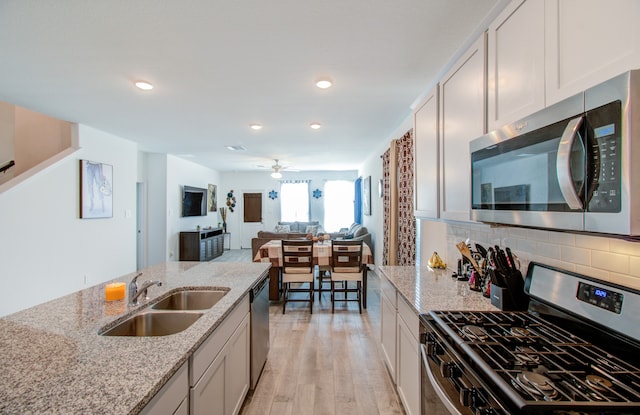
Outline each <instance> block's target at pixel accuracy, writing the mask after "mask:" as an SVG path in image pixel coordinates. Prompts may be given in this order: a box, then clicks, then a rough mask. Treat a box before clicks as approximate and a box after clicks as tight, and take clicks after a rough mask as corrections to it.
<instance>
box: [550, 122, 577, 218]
mask: <svg viewBox="0 0 640 415" xmlns="http://www.w3.org/2000/svg"><path fill="white" fill-rule="evenodd" d="M581 125H582V117H578V118H574V119H573V120H571V121H569V124H567V127H566V128H565V129H564V132H563V133H562V138H561V139H560V144H558V155H557V158H556V168H557V172H556V174H557V176H558V184H560V191H561V192H562V196H563V197H564V200H565V201H566V202H567V205H569V208H571V209H582V208H583V204H582V200H580V196H579V195H578V192H577V191H576V188H575V186H574V185H573V180H571V148H572V147H573V142H574V141H575V140H576V137H577V136H578V130H579V128H580V126H581Z"/></svg>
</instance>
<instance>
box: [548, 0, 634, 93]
mask: <svg viewBox="0 0 640 415" xmlns="http://www.w3.org/2000/svg"><path fill="white" fill-rule="evenodd" d="M545 14H546V18H545V31H546V34H545V42H546V47H545V49H546V58H545V66H546V77H547V89H546V94H547V105H551V104H554V103H556V102H558V101H560V100H562V99H564V98H567V97H569V96H571V95H574V94H576V93H578V92H580V91H582V90H584V89H586V88H589V87H591V86H593V85H596V84H598V83H600V82H602V81H606V80H607V79H609V78H612V77H614V76H616V75H618V74H620V73H622V72H625V71H627V70H629V69H633V68H637V67H640V26H639V25H638V20H640V2H638V1H637V0H616V1H602V0H562V1H561V0H546V1H545Z"/></svg>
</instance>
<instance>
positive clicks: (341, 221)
mask: <svg viewBox="0 0 640 415" xmlns="http://www.w3.org/2000/svg"><path fill="white" fill-rule="evenodd" d="M354 197H355V192H354V186H353V182H352V181H347V180H330V181H328V182H326V183H325V185H324V229H325V230H326V231H327V232H337V231H339V230H340V228H346V227H349V226H350V225H351V224H352V223H353V222H354V219H353V218H354V213H353V212H354V209H353V203H354Z"/></svg>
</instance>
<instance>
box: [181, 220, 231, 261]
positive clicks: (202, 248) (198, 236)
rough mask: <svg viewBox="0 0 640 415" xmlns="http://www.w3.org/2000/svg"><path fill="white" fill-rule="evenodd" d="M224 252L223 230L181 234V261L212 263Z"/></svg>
mask: <svg viewBox="0 0 640 415" xmlns="http://www.w3.org/2000/svg"><path fill="white" fill-rule="evenodd" d="M223 250H224V233H223V232H222V228H211V229H201V230H199V231H198V230H194V231H183V232H180V261H211V260H212V259H214V258H217V257H219V256H220V255H222V251H223Z"/></svg>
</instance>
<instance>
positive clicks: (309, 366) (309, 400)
mask: <svg viewBox="0 0 640 415" xmlns="http://www.w3.org/2000/svg"><path fill="white" fill-rule="evenodd" d="M215 261H234V262H248V261H251V250H248V249H245V250H231V251H225V252H224V255H222V256H221V257H219V258H217V259H216V260H215ZM368 275H369V280H368V282H369V287H368V295H369V297H368V304H367V309H366V310H365V309H363V311H362V314H359V313H358V304H357V303H355V302H351V303H342V304H340V303H336V311H335V314H331V299H330V295H329V293H323V294H322V299H321V301H318V297H317V295H316V301H315V303H314V307H313V314H310V313H309V306H308V303H289V304H287V311H286V314H284V315H283V314H282V303H281V302H272V303H271V307H270V315H269V319H270V320H269V328H270V341H271V349H270V351H269V356H268V358H267V363H266V365H265V368H264V370H263V372H262V375H261V377H260V380H259V382H258V386H257V387H256V389H255V391H252V392H249V395H248V396H247V399H246V400H245V403H244V405H243V407H242V409H241V411H240V414H241V415H254V414H256V415H257V414H259V415H264V414H272V415H287V414H291V415H304V414H315V415H334V414H335V415H342V414H367V415H372V414H385V415H386V414H404V411H403V409H402V404H401V403H400V400H399V398H398V395H397V393H396V392H395V389H394V387H393V384H392V382H391V378H390V376H389V374H388V372H387V369H386V367H385V365H384V362H383V359H382V355H381V351H380V345H379V343H380V340H379V337H380V289H379V287H380V280H379V278H378V276H377V275H376V274H375V272H369V274H368ZM347 304H348V305H347Z"/></svg>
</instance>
